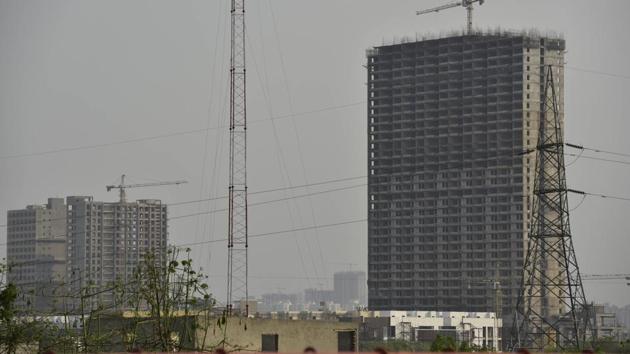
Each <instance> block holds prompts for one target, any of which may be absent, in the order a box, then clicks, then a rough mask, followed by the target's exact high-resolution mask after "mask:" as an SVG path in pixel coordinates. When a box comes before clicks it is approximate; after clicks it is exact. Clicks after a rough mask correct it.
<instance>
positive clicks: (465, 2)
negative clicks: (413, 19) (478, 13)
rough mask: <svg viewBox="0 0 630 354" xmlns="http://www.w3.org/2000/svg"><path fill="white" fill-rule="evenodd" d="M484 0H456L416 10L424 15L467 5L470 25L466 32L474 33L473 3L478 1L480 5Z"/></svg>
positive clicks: (418, 13)
mask: <svg viewBox="0 0 630 354" xmlns="http://www.w3.org/2000/svg"><path fill="white" fill-rule="evenodd" d="M484 1H485V0H462V1H455V2H452V3H450V4H445V5H442V6H437V7H434V8H431V9H426V10H420V11H416V15H424V14H428V13H431V12H440V11H442V10H446V9H450V8H453V7H458V6H462V7H465V8H466V12H467V13H468V25H467V27H466V29H467V31H466V34H471V33H472V15H473V4H474V3H476V2H478V3H479V5H483V3H484Z"/></svg>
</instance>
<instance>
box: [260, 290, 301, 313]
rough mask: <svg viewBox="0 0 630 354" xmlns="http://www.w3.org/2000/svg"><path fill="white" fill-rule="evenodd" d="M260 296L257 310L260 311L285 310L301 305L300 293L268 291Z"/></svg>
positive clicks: (294, 308) (297, 308)
mask: <svg viewBox="0 0 630 354" xmlns="http://www.w3.org/2000/svg"><path fill="white" fill-rule="evenodd" d="M260 298H261V301H260V306H259V310H260V311H261V312H271V311H283V312H287V311H295V310H299V309H301V308H302V307H303V303H302V296H301V295H300V294H284V293H268V294H262V295H261V296H260ZM250 313H251V312H250Z"/></svg>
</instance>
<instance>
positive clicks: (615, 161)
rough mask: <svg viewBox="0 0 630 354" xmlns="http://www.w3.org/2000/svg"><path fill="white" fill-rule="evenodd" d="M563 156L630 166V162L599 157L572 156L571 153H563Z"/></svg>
mask: <svg viewBox="0 0 630 354" xmlns="http://www.w3.org/2000/svg"><path fill="white" fill-rule="evenodd" d="M565 155H567V156H573V157H579V158H581V159H587V160H595V161H603V162H612V163H617V164H621V165H630V162H628V161H622V160H613V159H605V158H601V157H594V156H586V155H579V154H572V153H565Z"/></svg>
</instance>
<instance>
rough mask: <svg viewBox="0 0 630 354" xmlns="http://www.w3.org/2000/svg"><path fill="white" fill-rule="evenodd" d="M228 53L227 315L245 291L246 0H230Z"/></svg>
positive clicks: (245, 293)
mask: <svg viewBox="0 0 630 354" xmlns="http://www.w3.org/2000/svg"><path fill="white" fill-rule="evenodd" d="M230 16H231V22H232V23H231V24H232V25H231V51H230V177H229V178H230V180H229V207H228V213H229V217H228V218H229V220H228V276H227V302H226V306H227V312H228V314H231V311H232V307H233V306H234V303H235V302H236V301H240V300H243V299H244V300H245V306H244V308H240V309H239V311H240V314H242V315H245V316H247V315H248V306H247V299H248V289H247V119H246V117H247V115H246V114H247V109H246V96H245V95H246V89H245V88H246V85H245V0H232V6H231V15H230Z"/></svg>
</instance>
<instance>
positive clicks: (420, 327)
mask: <svg viewBox="0 0 630 354" xmlns="http://www.w3.org/2000/svg"><path fill="white" fill-rule="evenodd" d="M502 326H503V321H502V320H501V319H500V318H496V316H495V314H494V313H493V312H436V311H366V312H363V313H362V325H361V332H360V333H361V340H388V339H401V340H407V341H415V342H427V343H430V342H432V341H433V340H435V338H436V337H437V335H442V336H447V337H452V338H453V339H454V340H456V341H457V342H467V343H469V344H470V345H474V346H477V347H479V348H482V347H485V348H489V349H493V350H495V351H498V350H499V349H500V348H501V346H502V340H501V329H502Z"/></svg>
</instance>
